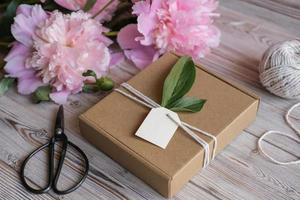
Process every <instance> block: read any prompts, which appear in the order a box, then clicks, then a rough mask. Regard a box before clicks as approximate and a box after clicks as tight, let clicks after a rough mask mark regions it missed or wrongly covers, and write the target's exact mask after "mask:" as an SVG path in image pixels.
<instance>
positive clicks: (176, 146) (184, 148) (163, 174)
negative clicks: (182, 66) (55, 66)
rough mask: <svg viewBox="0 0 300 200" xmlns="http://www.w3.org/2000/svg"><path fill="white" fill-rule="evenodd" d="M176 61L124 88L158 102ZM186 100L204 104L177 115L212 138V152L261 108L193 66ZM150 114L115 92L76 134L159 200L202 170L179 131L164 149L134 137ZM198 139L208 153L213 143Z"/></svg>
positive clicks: (170, 58)
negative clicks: (197, 99) (193, 77)
mask: <svg viewBox="0 0 300 200" xmlns="http://www.w3.org/2000/svg"><path fill="white" fill-rule="evenodd" d="M178 58H179V57H178V56H176V55H174V54H171V53H169V54H166V55H164V56H162V57H161V58H160V59H159V60H157V61H156V62H154V63H153V64H151V65H150V66H148V67H147V68H146V69H145V70H143V71H141V72H140V73H139V74H137V75H136V76H134V77H133V78H132V79H131V80H129V81H128V83H129V84H130V85H131V86H133V87H134V88H136V89H137V90H139V91H141V92H142V93H144V94H145V95H147V96H148V97H150V98H152V99H153V100H155V101H156V102H158V103H160V101H161V96H162V87H163V83H164V80H165V78H166V76H167V75H168V73H169V71H170V69H171V68H172V66H173V65H174V64H175V63H176V61H177V60H178ZM187 96H196V97H199V98H202V99H206V100H207V101H206V104H205V105H204V107H203V109H202V110H201V111H200V112H197V113H179V117H180V119H181V120H182V121H184V122H187V123H189V124H190V125H192V126H195V127H197V128H200V129H202V130H205V131H207V132H210V133H212V134H213V135H214V136H216V138H217V140H218V143H217V147H216V153H218V152H220V151H221V150H222V149H224V147H225V146H226V145H228V144H229V143H230V142H231V141H232V140H233V139H234V138H235V137H236V136H237V135H238V134H239V133H241V131H242V130H243V129H244V128H246V127H247V126H248V125H249V124H250V123H251V122H252V121H253V120H254V119H255V116H256V112H257V109H258V105H259V98H258V97H257V96H255V95H253V94H252V93H250V92H249V91H247V90H245V89H243V88H241V87H239V86H236V85H234V84H232V83H230V82H227V81H225V80H223V79H222V78H220V77H218V76H216V75H215V74H213V73H211V72H209V71H207V70H206V69H203V68H202V67H201V66H197V67H196V80H195V83H194V85H193V87H192V89H191V91H189V93H188V94H187ZM148 112H149V108H147V107H145V106H143V105H141V104H139V103H137V102H135V101H133V100H131V99H129V98H128V97H126V96H124V95H122V94H120V93H118V92H116V91H115V92H112V93H111V94H109V95H108V96H106V97H105V98H104V99H102V100H101V101H99V102H98V103H97V104H96V105H94V106H93V107H92V108H90V109H89V110H88V111H86V112H85V113H83V114H82V115H81V116H80V117H79V119H80V120H79V121H80V130H81V133H82V135H83V136H84V137H85V138H86V139H87V140H88V141H89V142H90V143H91V144H93V145H94V146H96V147H97V148H99V150H101V151H103V152H104V153H105V154H107V155H108V156H110V157H111V158H112V159H113V160H115V161H116V162H118V163H119V164H120V165H122V166H123V167H125V168H126V169H128V170H129V171H130V172H132V173H133V174H135V175H136V176H137V177H139V178H140V179H142V180H143V181H144V182H146V183H147V184H149V185H150V186H151V187H153V188H154V189H155V190H156V191H158V192H159V193H160V194H162V195H163V196H165V197H172V196H173V195H174V194H176V193H177V192H178V191H179V190H180V188H182V186H183V185H184V184H185V183H187V182H188V181H189V180H190V179H191V178H192V177H193V176H194V175H195V174H196V173H197V172H199V170H200V169H201V168H202V166H203V159H204V158H203V154H204V149H203V147H202V146H201V145H199V143H197V142H195V141H194V140H193V139H192V138H191V137H190V136H189V135H187V134H186V133H185V132H184V131H183V130H181V129H180V128H178V129H177V131H176V133H175V134H174V136H173V137H172V139H171V140H170V142H169V144H168V146H167V147H166V149H162V148H160V147H158V146H155V145H153V144H151V143H149V142H147V141H145V140H143V139H141V138H139V137H137V136H135V132H136V130H137V129H138V128H139V126H140V125H141V123H142V122H143V120H144V119H145V117H146V116H147V114H148ZM197 134H198V135H199V136H200V137H201V138H203V139H204V140H206V141H207V143H208V144H209V146H210V150H211V151H212V148H213V140H212V139H211V138H209V137H206V136H204V135H201V134H200V133H197ZM211 153H212V152H211ZM210 155H211V154H210Z"/></svg>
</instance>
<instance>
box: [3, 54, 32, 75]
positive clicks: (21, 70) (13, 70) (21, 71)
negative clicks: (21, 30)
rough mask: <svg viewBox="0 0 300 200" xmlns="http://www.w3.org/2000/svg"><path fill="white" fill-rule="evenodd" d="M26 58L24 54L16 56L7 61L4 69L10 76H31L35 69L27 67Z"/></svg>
mask: <svg viewBox="0 0 300 200" xmlns="http://www.w3.org/2000/svg"><path fill="white" fill-rule="evenodd" d="M25 59H26V57H24V56H15V57H14V58H13V59H11V60H9V61H8V62H7V63H6V65H5V66H4V70H5V71H6V72H7V73H8V75H9V76H11V77H16V78H22V77H30V76H32V75H34V70H33V69H26V68H25Z"/></svg>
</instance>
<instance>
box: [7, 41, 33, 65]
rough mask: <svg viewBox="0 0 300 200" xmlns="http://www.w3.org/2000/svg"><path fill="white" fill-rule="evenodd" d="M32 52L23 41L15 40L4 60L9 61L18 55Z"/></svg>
mask: <svg viewBox="0 0 300 200" xmlns="http://www.w3.org/2000/svg"><path fill="white" fill-rule="evenodd" d="M30 52H31V50H30V49H29V48H28V47H26V46H25V45H23V44H22V43H20V42H14V44H13V47H12V48H11V50H10V51H9V53H8V54H7V56H6V57H5V58H4V60H5V61H6V62H8V61H9V60H11V59H13V58H14V57H16V56H24V57H27V56H28V55H29V54H30Z"/></svg>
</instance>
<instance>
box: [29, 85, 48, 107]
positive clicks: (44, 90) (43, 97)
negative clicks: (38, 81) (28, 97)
mask: <svg viewBox="0 0 300 200" xmlns="http://www.w3.org/2000/svg"><path fill="white" fill-rule="evenodd" d="M50 92H51V87H50V86H49V85H48V86H41V87H39V88H38V89H36V90H35V92H34V93H33V102H35V103H40V102H41V101H49V100H50V97H49V94H50Z"/></svg>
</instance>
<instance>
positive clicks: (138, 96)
mask: <svg viewBox="0 0 300 200" xmlns="http://www.w3.org/2000/svg"><path fill="white" fill-rule="evenodd" d="M121 87H122V88H124V89H126V90H127V92H125V91H124V90H121V89H118V88H117V89H115V91H116V92H119V93H120V94H122V95H124V96H126V97H128V98H130V99H131V100H133V101H135V102H138V103H140V104H142V105H144V106H146V107H148V108H150V109H152V108H159V107H161V106H160V105H159V104H158V103H156V102H155V101H153V100H152V99H150V98H149V97H147V96H146V95H144V94H143V93H141V92H140V91H138V90H136V89H135V88H134V87H132V86H131V85H129V84H128V83H122V84H121ZM167 116H168V117H169V118H170V120H172V121H173V122H174V123H176V124H177V125H178V126H179V127H180V128H181V129H182V130H184V132H185V133H187V134H188V135H189V136H190V137H191V138H192V139H194V140H195V141H196V142H197V143H199V144H200V145H201V146H202V147H203V148H204V162H203V167H206V166H207V165H208V164H209V162H210V156H209V153H210V151H209V144H208V143H207V142H206V141H205V140H203V139H202V138H200V137H199V136H198V135H197V134H195V133H194V132H193V131H196V132H199V133H201V134H203V135H206V136H208V137H210V138H212V139H213V141H214V144H213V152H212V159H214V157H215V154H216V147H217V138H216V137H215V136H214V135H212V134H210V133H208V132H206V131H203V130H201V129H199V128H196V127H194V126H191V125H190V124H188V123H186V122H182V121H181V122H180V123H178V122H177V121H176V120H175V119H173V118H172V116H171V115H168V114H167Z"/></svg>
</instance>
